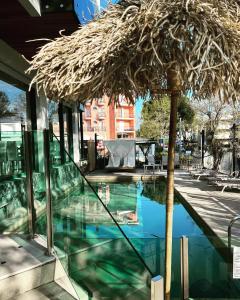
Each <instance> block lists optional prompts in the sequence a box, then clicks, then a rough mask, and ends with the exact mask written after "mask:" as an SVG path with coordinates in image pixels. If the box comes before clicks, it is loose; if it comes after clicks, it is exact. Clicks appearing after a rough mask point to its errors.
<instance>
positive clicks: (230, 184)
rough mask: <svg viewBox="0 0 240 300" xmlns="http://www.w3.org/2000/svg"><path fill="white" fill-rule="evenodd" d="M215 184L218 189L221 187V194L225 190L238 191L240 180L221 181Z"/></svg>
mask: <svg viewBox="0 0 240 300" xmlns="http://www.w3.org/2000/svg"><path fill="white" fill-rule="evenodd" d="M215 184H216V185H217V186H219V187H222V191H221V192H222V193H223V192H224V191H225V189H226V188H237V189H240V178H232V179H222V180H220V181H216V182H215Z"/></svg>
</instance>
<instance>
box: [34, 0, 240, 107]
mask: <svg viewBox="0 0 240 300" xmlns="http://www.w3.org/2000/svg"><path fill="white" fill-rule="evenodd" d="M173 67H174V68H175V69H177V71H178V77H179V78H180V81H181V90H182V91H183V92H186V91H188V92H189V91H190V92H191V93H192V95H193V97H195V98H207V97H210V96H211V95H212V94H216V93H219V92H220V91H221V93H220V94H221V95H222V96H223V98H224V100H226V101H229V99H233V100H236V98H237V97H238V96H239V91H240V86H239V70H240V2H239V0H123V1H121V2H120V3H119V4H116V5H111V6H110V7H109V8H108V9H107V10H106V11H105V12H104V13H102V14H101V15H100V16H98V17H97V18H96V19H95V20H94V21H92V22H90V23H89V24H88V25H86V26H84V27H83V28H80V29H79V30H77V31H76V32H75V33H73V34H72V35H71V36H61V37H59V38H57V39H56V40H54V41H51V42H50V43H48V44H46V45H45V46H43V47H42V48H41V49H40V51H39V52H38V53H37V54H36V55H35V56H34V58H33V60H32V61H31V67H30V68H29V69H28V72H32V71H36V73H35V77H34V79H33V81H32V83H36V84H37V86H38V88H40V87H41V88H43V90H44V91H45V93H46V94H47V96H48V97H49V98H51V99H54V98H55V99H62V98H64V99H68V100H71V101H74V100H80V101H83V100H86V99H91V98H95V97H101V96H102V95H103V94H107V95H109V96H111V95H118V94H125V95H126V96H128V97H129V98H130V99H132V100H133V99H134V96H143V97H144V96H145V95H146V94H147V93H149V92H150V93H152V94H154V93H156V91H157V92H159V90H165V91H166V90H167V77H166V74H167V71H168V69H170V68H173Z"/></svg>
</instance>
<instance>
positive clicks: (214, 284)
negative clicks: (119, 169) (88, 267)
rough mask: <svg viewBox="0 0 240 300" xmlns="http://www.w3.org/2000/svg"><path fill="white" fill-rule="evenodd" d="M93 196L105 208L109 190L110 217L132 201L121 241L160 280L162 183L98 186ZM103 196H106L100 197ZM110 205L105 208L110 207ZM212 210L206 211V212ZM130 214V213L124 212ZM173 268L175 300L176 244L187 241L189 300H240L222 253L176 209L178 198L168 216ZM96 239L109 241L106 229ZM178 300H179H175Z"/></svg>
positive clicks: (177, 292)
mask: <svg viewBox="0 0 240 300" xmlns="http://www.w3.org/2000/svg"><path fill="white" fill-rule="evenodd" d="M95 189H96V191H97V192H98V193H99V190H100V195H102V199H103V201H105V202H106V200H105V199H106V195H107V194H108V193H106V189H107V190H108V189H109V190H110V197H109V198H110V201H112V204H111V206H110V205H109V206H108V207H109V209H110V211H111V212H112V213H113V214H115V213H116V211H117V210H119V209H120V208H119V205H121V202H124V201H126V200H125V199H131V201H133V203H134V200H133V199H135V207H133V208H132V211H131V213H132V214H133V216H135V217H136V218H135V219H134V221H135V222H133V221H132V218H131V217H132V215H131V214H130V218H129V217H128V215H127V217H125V219H124V221H125V223H128V224H124V222H123V224H122V225H121V228H122V229H123V230H124V232H125V233H126V235H127V236H128V237H129V238H130V240H131V241H132V243H133V244H134V246H135V247H136V248H137V249H138V251H139V253H140V254H141V255H142V257H143V258H144V260H145V262H146V263H147V264H148V265H149V266H150V267H151V270H152V271H153V273H154V274H155V275H158V274H161V275H162V276H164V251H165V240H164V237H165V208H166V206H165V200H166V184H165V182H164V181H160V182H150V183H143V182H138V183H137V184H135V183H132V184H121V183H119V184H97V185H95ZM104 191H105V193H104ZM110 201H109V203H110ZM209 209H211V208H209ZM129 210H130V207H129ZM119 211H120V210H119ZM173 220H174V222H173V267H172V297H173V298H175V299H176V298H178V297H179V295H180V294H181V287H180V238H181V237H182V236H186V237H188V239H189V281H190V296H191V297H192V298H213V299H217V298H221V299H230V298H235V299H240V283H239V280H233V279H232V275H231V265H230V264H229V263H228V257H227V256H225V255H224V254H225V253H227V251H226V249H223V248H221V246H216V245H219V243H218V240H217V238H216V237H214V236H212V235H208V234H207V233H206V229H204V228H203V227H202V226H201V225H200V224H198V223H197V222H196V221H195V220H194V219H193V217H192V216H191V215H190V214H189V212H188V211H187V210H186V208H185V207H184V205H183V204H182V203H181V197H179V196H178V195H176V196H175V204H174V212H173ZM98 232H99V234H102V235H103V236H104V235H108V234H110V232H111V229H110V228H109V227H106V226H101V227H100V228H98ZM179 299H180V297H179Z"/></svg>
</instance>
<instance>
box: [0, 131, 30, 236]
mask: <svg viewBox="0 0 240 300" xmlns="http://www.w3.org/2000/svg"><path fill="white" fill-rule="evenodd" d="M0 136H1V140H0V233H1V234H3V233H27V232H28V224H27V220H28V205H27V194H26V173H25V165H24V162H25V159H24V138H23V132H22V131H9V132H6V131H4V132H3V131H2V132H1V135H0Z"/></svg>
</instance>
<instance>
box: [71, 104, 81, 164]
mask: <svg viewBox="0 0 240 300" xmlns="http://www.w3.org/2000/svg"><path fill="white" fill-rule="evenodd" d="M72 123H73V159H74V162H75V163H79V161H80V153H79V150H80V145H79V130H78V124H79V113H78V103H75V104H74V108H73V114H72Z"/></svg>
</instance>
